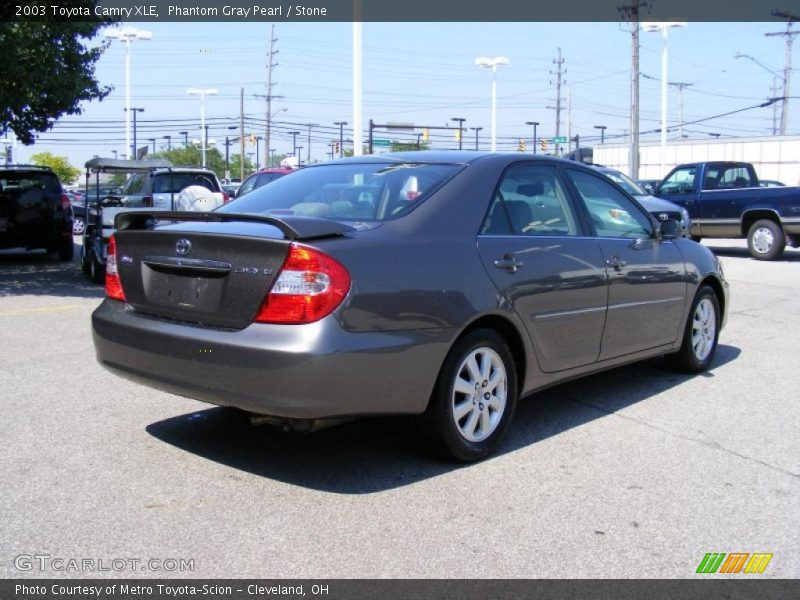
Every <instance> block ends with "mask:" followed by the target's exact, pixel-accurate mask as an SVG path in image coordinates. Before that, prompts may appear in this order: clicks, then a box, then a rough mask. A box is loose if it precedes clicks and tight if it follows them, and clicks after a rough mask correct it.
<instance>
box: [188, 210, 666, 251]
mask: <svg viewBox="0 0 800 600" xmlns="http://www.w3.org/2000/svg"><path fill="white" fill-rule="evenodd" d="M667 219H669V215H668V214H667V213H659V215H658V220H659V221H666V220H667ZM181 241H182V242H186V240H181ZM186 243H187V244H188V243H189V242H186ZM178 252H180V250H178ZM187 254H188V250H187Z"/></svg>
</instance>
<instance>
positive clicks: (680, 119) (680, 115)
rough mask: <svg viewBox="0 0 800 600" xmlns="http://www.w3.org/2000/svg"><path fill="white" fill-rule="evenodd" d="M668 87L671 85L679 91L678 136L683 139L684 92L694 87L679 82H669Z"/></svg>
mask: <svg viewBox="0 0 800 600" xmlns="http://www.w3.org/2000/svg"><path fill="white" fill-rule="evenodd" d="M667 85H671V86H672V87H674V88H677V89H678V136H679V137H680V138H681V139H682V138H683V90H684V89H686V88H687V87H692V84H691V83H679V82H677V81H676V82H667Z"/></svg>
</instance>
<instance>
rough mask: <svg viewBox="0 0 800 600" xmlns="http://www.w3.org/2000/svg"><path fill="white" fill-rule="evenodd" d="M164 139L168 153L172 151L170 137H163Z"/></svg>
mask: <svg viewBox="0 0 800 600" xmlns="http://www.w3.org/2000/svg"><path fill="white" fill-rule="evenodd" d="M164 139H165V140H167V152H169V151H170V150H172V136H171V135H165V136H164Z"/></svg>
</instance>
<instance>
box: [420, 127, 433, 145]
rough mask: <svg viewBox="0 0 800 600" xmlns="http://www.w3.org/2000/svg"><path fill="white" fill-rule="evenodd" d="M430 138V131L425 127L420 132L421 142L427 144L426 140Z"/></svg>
mask: <svg viewBox="0 0 800 600" xmlns="http://www.w3.org/2000/svg"><path fill="white" fill-rule="evenodd" d="M430 137H431V130H430V129H428V128H427V127H426V128H425V129H423V130H422V141H423V142H427V141H428V138H430Z"/></svg>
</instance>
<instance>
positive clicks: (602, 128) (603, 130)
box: [594, 125, 608, 146]
mask: <svg viewBox="0 0 800 600" xmlns="http://www.w3.org/2000/svg"><path fill="white" fill-rule="evenodd" d="M594 128H595V129H599V130H600V145H601V146H602V145H603V144H604V143H605V141H606V129H608V127H607V126H605V125H595V126H594Z"/></svg>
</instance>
